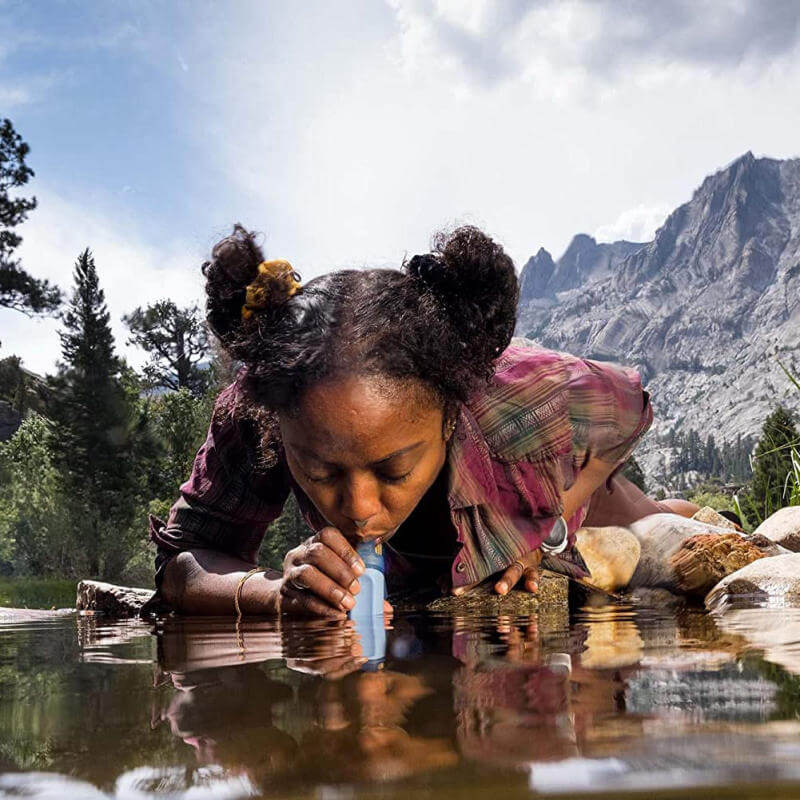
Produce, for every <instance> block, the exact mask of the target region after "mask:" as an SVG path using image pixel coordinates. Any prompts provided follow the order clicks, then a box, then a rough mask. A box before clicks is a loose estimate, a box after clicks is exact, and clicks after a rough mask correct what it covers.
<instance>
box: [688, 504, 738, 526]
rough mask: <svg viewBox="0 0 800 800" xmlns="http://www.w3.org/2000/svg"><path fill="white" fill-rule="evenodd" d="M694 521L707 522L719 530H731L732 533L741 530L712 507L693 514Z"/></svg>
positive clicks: (706, 507) (703, 508)
mask: <svg viewBox="0 0 800 800" xmlns="http://www.w3.org/2000/svg"><path fill="white" fill-rule="evenodd" d="M692 519H696V520H697V521H698V522H705V523H707V524H708V525H714V526H715V527H717V528H730V530H732V531H736V530H741V529H740V528H739V527H738V526H737V525H736V523H735V522H734V521H733V520H730V519H728V518H727V517H723V516H722V514H719V513H718V512H717V511H715V510H714V509H713V508H711V506H703V507H702V508H701V509H700V510H699V511H695V513H694V514H692Z"/></svg>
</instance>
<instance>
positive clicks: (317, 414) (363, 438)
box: [281, 376, 442, 461]
mask: <svg viewBox="0 0 800 800" xmlns="http://www.w3.org/2000/svg"><path fill="white" fill-rule="evenodd" d="M299 412H300V413H299V414H297V415H296V416H294V415H293V416H292V417H291V418H282V420H281V427H282V429H283V431H284V437H285V438H286V437H288V439H289V443H290V444H293V445H294V446H296V447H303V448H306V449H311V450H313V452H314V453H315V454H317V455H318V456H320V457H326V458H327V457H330V456H333V455H338V456H339V457H341V455H342V454H343V453H342V451H348V452H351V453H353V455H355V454H356V453H358V454H359V455H360V457H361V459H363V458H368V459H370V460H371V461H376V460H379V459H380V458H383V457H384V456H386V455H388V454H390V453H393V452H395V451H396V450H400V449H403V448H405V447H408V446H409V445H412V444H414V443H415V442H419V441H420V440H423V439H428V438H431V437H432V436H433V435H434V434H435V433H436V432H438V431H440V430H441V421H442V410H441V408H440V407H438V406H437V405H436V404H435V403H434V402H433V400H432V398H430V397H428V396H426V393H425V392H424V391H420V388H419V386H415V385H414V383H413V382H410V381H398V380H395V379H391V378H388V379H387V378H384V377H382V376H378V377H373V376H366V377H360V376H348V377H343V378H335V379H329V380H326V381H324V382H322V383H318V384H316V385H314V386H312V387H310V388H309V389H307V390H306V391H305V392H304V394H303V397H302V399H301V402H300V404H299Z"/></svg>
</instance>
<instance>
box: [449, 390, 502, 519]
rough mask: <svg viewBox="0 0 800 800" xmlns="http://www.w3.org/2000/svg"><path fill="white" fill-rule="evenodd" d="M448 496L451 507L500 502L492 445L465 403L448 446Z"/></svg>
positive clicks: (462, 405)
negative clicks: (490, 445)
mask: <svg viewBox="0 0 800 800" xmlns="http://www.w3.org/2000/svg"><path fill="white" fill-rule="evenodd" d="M447 464H448V467H449V470H450V476H449V482H448V490H447V498H448V501H449V503H450V507H451V508H466V507H468V506H477V505H484V504H487V503H496V502H498V499H499V495H498V491H497V483H496V481H495V479H494V472H493V469H492V459H491V455H490V453H489V446H488V445H487V444H486V439H485V438H484V436H483V433H482V432H481V429H480V427H479V426H478V423H477V422H476V421H475V417H474V416H473V415H472V413H471V412H470V411H469V409H468V408H467V407H466V406H465V405H464V404H463V403H462V404H461V407H460V410H459V415H458V419H457V421H456V427H455V430H454V431H453V436H452V438H451V439H450V443H449V445H448V456H447Z"/></svg>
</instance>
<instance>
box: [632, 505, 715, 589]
mask: <svg viewBox="0 0 800 800" xmlns="http://www.w3.org/2000/svg"><path fill="white" fill-rule="evenodd" d="M628 529H629V530H630V532H631V533H632V534H633V535H634V536H635V537H636V538H637V540H638V541H639V545H640V547H641V555H640V557H639V563H638V564H637V566H636V570H635V571H634V573H633V575H632V576H631V580H630V584H629V587H630V588H631V589H638V588H640V587H646V588H650V589H653V588H661V589H669V590H670V591H672V592H679V591H680V587H679V581H678V575H676V572H675V569H674V567H673V563H672V557H673V556H674V555H675V554H676V553H677V552H678V551H679V550H680V549H681V546H682V545H683V543H684V542H685V541H686V540H687V539H690V538H691V537H693V536H698V535H704V534H717V535H720V534H724V533H730V531H729V529H728V528H718V527H716V526H714V525H709V524H708V523H705V522H700V521H699V520H694V519H689V518H687V517H682V516H680V514H667V513H664V514H650V515H649V516H647V517H644V518H643V519H640V520H637V521H636V522H633V523H631V524H630V525H629V526H628Z"/></svg>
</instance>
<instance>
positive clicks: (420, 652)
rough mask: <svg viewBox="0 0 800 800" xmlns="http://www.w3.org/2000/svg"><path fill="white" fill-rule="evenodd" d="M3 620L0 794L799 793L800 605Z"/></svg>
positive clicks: (322, 798) (324, 799)
mask: <svg viewBox="0 0 800 800" xmlns="http://www.w3.org/2000/svg"><path fill="white" fill-rule="evenodd" d="M370 655H371V656H372V657H373V660H372V661H371V662H368V663H367V664H366V665H365V664H364V654H363V650H362V647H361V643H360V639H359V636H358V635H357V634H356V633H355V632H354V628H353V624H352V623H351V622H346V623H342V624H331V623H304V624H302V623H285V622H283V623H278V622H276V621H274V620H273V621H245V622H244V623H243V624H242V625H241V627H239V628H238V629H237V628H236V626H235V625H234V624H233V622H232V621H231V620H183V621H181V620H167V621H164V622H161V623H158V624H148V623H144V622H139V621H131V622H121V623H108V622H106V623H104V622H102V621H101V620H99V619H96V618H88V617H83V618H80V617H68V618H64V619H59V620H53V621H45V622H34V623H26V624H20V625H2V626H0V797H26V798H30V797H42V798H43V797H47V798H71V797H74V798H84V797H85V798H109V797H113V798H130V799H131V800H133V799H134V798H135V799H136V800H138V799H139V798H170V799H172V798H187V799H188V798H207V797H220V798H239V797H257V796H262V795H263V796H266V797H281V798H283V797H311V798H317V799H318V800H340V799H341V798H352V797H357V796H358V797H373V796H375V797H377V796H380V797H382V798H388V797H414V798H418V797H421V798H427V797H434V796H435V797H437V798H450V797H453V798H454V797H464V796H469V797H493V798H495V797H498V796H500V793H501V792H502V793H503V795H504V796H509V797H532V796H548V795H556V796H562V797H563V796H594V797H605V796H608V797H611V796H613V797H618V796H620V795H621V794H624V793H626V792H635V793H639V794H640V795H641V796H646V797H653V796H661V795H663V796H670V797H671V796H677V795H682V794H687V796H697V795H698V794H700V791H702V793H703V794H704V795H707V794H713V795H714V796H728V795H730V796H739V797H742V796H752V797H775V796H784V795H785V796H787V797H790V796H795V795H796V794H797V793H798V792H800V721H798V720H799V719H800V677H797V675H798V674H800V609H779V610H776V609H738V610H731V611H729V612H726V613H725V614H724V615H723V616H721V617H719V618H712V617H710V616H708V615H706V614H704V613H702V612H700V611H698V610H682V611H652V610H650V611H648V610H645V609H635V608H632V607H626V606H615V607H597V608H584V609H582V610H580V611H578V612H577V613H575V614H574V615H573V617H572V619H570V620H566V619H560V618H556V619H555V620H553V619H548V620H540V621H539V622H537V621H536V619H534V618H517V619H512V618H509V617H494V618H481V617H458V616H449V615H448V616H435V615H433V616H432V615H426V614H419V613H417V614H399V615H397V617H396V618H395V619H394V620H393V622H392V626H391V629H390V630H388V631H387V632H386V654H385V659H384V660H383V661H382V662H381V661H380V659H379V658H377V659H376V658H375V654H374V653H370Z"/></svg>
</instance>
